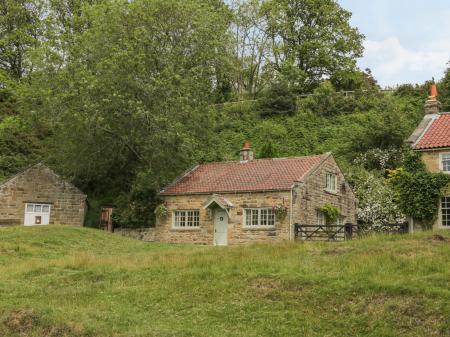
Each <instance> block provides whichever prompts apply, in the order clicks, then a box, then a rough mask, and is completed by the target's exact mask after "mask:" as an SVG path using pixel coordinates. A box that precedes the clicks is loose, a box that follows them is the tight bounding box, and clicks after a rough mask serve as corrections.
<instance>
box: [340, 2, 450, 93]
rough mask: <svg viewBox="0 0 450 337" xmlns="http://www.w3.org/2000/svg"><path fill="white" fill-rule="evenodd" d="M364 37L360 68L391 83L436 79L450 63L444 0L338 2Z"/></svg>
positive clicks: (448, 9) (449, 19)
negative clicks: (348, 12)
mask: <svg viewBox="0 0 450 337" xmlns="http://www.w3.org/2000/svg"><path fill="white" fill-rule="evenodd" d="M338 2H339V4H340V5H341V6H342V7H343V8H345V9H346V10H348V11H350V12H352V13H353V16H352V18H351V21H350V22H351V24H352V26H354V27H357V28H358V29H359V31H360V32H361V33H362V34H364V35H365V37H366V38H365V41H364V56H363V57H362V58H361V59H360V60H359V61H358V65H359V67H360V68H361V69H365V68H370V69H371V70H372V74H373V75H374V77H375V79H376V80H377V81H378V83H379V84H380V85H381V86H383V87H387V86H395V85H397V84H402V83H423V82H424V81H426V80H431V79H432V78H433V77H434V78H435V79H436V80H439V79H441V78H442V76H443V72H444V70H445V69H446V67H447V64H446V63H447V62H448V61H450V0H428V1H427V0H338Z"/></svg>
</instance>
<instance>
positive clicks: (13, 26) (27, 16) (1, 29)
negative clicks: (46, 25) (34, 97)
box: [0, 0, 42, 80]
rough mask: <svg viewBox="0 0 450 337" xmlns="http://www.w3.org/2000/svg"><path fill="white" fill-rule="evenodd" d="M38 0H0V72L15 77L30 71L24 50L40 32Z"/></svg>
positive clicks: (33, 43)
mask: <svg viewBox="0 0 450 337" xmlns="http://www.w3.org/2000/svg"><path fill="white" fill-rule="evenodd" d="M41 15H42V3H41V1H37V0H35V1H30V0H0V71H2V70H3V71H5V72H6V73H7V74H8V75H9V76H10V77H11V78H12V79H15V80H19V79H21V78H22V77H23V76H24V74H25V73H27V72H30V71H31V70H32V64H31V63H30V62H29V58H28V57H27V52H28V50H29V49H30V48H32V47H34V46H36V44H37V43H38V41H39V37H40V34H41Z"/></svg>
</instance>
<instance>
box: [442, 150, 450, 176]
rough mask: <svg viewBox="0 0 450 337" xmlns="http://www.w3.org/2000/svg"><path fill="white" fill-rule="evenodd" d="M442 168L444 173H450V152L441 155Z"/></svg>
mask: <svg viewBox="0 0 450 337" xmlns="http://www.w3.org/2000/svg"><path fill="white" fill-rule="evenodd" d="M440 161H441V162H440V167H441V170H442V171H443V172H446V173H450V152H449V153H441V155H440Z"/></svg>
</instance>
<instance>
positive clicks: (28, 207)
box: [27, 204, 34, 212]
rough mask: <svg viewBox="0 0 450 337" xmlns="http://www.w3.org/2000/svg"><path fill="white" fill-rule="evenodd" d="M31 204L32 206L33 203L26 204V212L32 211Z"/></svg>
mask: <svg viewBox="0 0 450 337" xmlns="http://www.w3.org/2000/svg"><path fill="white" fill-rule="evenodd" d="M33 206H34V205H33V204H27V212H33V209H34V207H33Z"/></svg>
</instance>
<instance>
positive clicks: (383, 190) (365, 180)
mask: <svg viewBox="0 0 450 337" xmlns="http://www.w3.org/2000/svg"><path fill="white" fill-rule="evenodd" d="M348 179H349V181H350V183H351V184H352V185H353V191H354V193H355V195H356V197H357V198H358V208H357V216H358V220H359V221H360V222H362V223H363V224H364V225H365V227H367V229H372V228H378V227H381V226H383V225H386V224H393V223H402V222H404V221H405V215H404V214H403V213H402V211H401V209H400V208H399V206H398V204H397V199H396V193H395V191H394V189H393V188H392V185H390V184H389V183H388V181H386V179H384V178H383V177H382V176H380V174H376V173H373V172H369V171H366V170H364V169H362V168H361V167H355V168H353V169H351V173H350V174H349V175H348Z"/></svg>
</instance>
